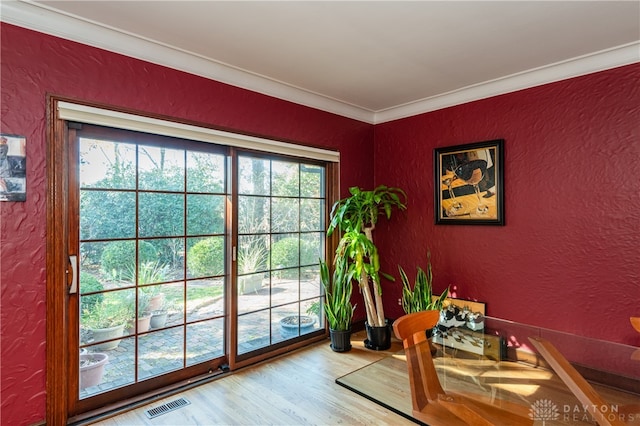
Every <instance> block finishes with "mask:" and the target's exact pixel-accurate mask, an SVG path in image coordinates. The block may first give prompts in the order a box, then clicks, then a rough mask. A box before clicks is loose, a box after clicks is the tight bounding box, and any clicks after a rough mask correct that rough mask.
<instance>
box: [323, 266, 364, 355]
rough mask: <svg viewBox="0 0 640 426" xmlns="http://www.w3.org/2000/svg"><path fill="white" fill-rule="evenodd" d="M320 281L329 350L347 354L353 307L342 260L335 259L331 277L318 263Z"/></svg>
mask: <svg viewBox="0 0 640 426" xmlns="http://www.w3.org/2000/svg"><path fill="white" fill-rule="evenodd" d="M320 279H321V280H322V285H323V287H324V298H325V303H324V312H325V315H326V317H327V323H328V324H329V336H330V337H331V349H332V350H334V351H336V352H347V351H349V350H350V349H351V318H352V317H353V311H354V309H355V306H353V305H352V304H351V292H352V291H353V290H352V289H353V286H352V285H351V277H349V275H348V273H347V268H346V262H345V260H344V259H342V258H337V259H336V264H335V269H334V271H333V275H330V273H329V267H328V266H327V264H326V263H325V262H322V261H321V262H320Z"/></svg>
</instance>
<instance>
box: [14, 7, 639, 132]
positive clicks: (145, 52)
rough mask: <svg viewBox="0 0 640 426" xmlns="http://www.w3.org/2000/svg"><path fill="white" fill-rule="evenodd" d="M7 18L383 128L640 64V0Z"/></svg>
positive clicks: (55, 13) (111, 11)
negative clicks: (394, 122)
mask: <svg viewBox="0 0 640 426" xmlns="http://www.w3.org/2000/svg"><path fill="white" fill-rule="evenodd" d="M2 20H3V21H6V22H10V23H14V24H16V25H20V26H23V27H27V28H32V29H35V30H38V31H42V32H45V33H49V34H53V35H57V36H60V37H64V38H68V39H71V40H75V41H80V42H82V43H86V44H89V45H93V46H97V47H100V48H104V49H107V50H111V51H115V52H119V53H123V54H126V55H129V56H133V57H137V58H140V59H144V60H147V61H150V62H154V63H158V64H161V65H165V66H169V67H172V68H176V69H180V70H184V71H187V72H191V73H194V74H197V75H201V76H205V77H207V78H212V79H214V80H218V81H222V82H225V83H229V84H233V85H236V86H239V87H244V88H248V89H250V90H255V91H258V92H261V93H265V94H268V95H271V96H276V97H279V98H282V99H287V100H290V101H293V102H297V103H300V104H303V105H308V106H312V107H315V108H319V109H322V110H325V111H330V112H334V113H337V114H341V115H344V116H347V117H351V118H355V119H358V120H362V121H366V122H370V123H379V122H384V121H389V120H393V119H396V118H401V117H406V116H410V115H415V114H418V113H422V112H426V111H431V110H435V109H439V108H443V107H447V106H450V105H455V104H459V103H464V102H468V101H471V100H475V99H480V98H484V97H488V96H493V95H496V94H500V93H506V92H509V91H513V90H518V89H522V88H526V87H531V86H535V85H538V84H544V83H547V82H550V81H556V80H560V79H564V78H569V77H573V76H577V75H583V74H586V73H590V72H594V71H599V70H602V69H607V68H612V67H615V66H619V65H625V64H628V63H633V62H638V61H640V1H584V2H583V1H531V2H530V1H510V2H508V1H501V2H495V1H409V2H404V1H316V2H311V1H6V0H2Z"/></svg>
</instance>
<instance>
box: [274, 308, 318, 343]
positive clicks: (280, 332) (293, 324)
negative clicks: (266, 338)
mask: <svg viewBox="0 0 640 426" xmlns="http://www.w3.org/2000/svg"><path fill="white" fill-rule="evenodd" d="M299 309H300V304H299V303H292V304H290V305H286V306H280V307H278V308H275V309H273V310H272V314H271V315H272V322H271V332H272V334H273V341H274V342H279V341H282V340H285V339H291V338H293V337H297V336H299V335H300V327H301V324H300V320H301V319H302V322H303V323H302V325H305V324H307V322H306V319H305V318H301V317H300V316H299V314H298V312H299ZM307 325H308V324H307ZM311 325H313V324H311Z"/></svg>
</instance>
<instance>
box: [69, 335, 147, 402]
mask: <svg viewBox="0 0 640 426" xmlns="http://www.w3.org/2000/svg"><path fill="white" fill-rule="evenodd" d="M134 345H135V339H134V338H132V337H129V338H126V339H122V340H121V341H120V344H119V345H118V349H117V350H110V351H105V350H104V349H101V348H100V347H99V346H100V345H94V346H87V347H86V348H82V349H80V395H79V396H80V399H83V398H87V397H90V396H93V395H95V394H98V393H102V392H106V391H109V390H112V389H116V388H121V387H123V386H126V385H129V384H131V383H134V381H135V360H134V355H135V351H134Z"/></svg>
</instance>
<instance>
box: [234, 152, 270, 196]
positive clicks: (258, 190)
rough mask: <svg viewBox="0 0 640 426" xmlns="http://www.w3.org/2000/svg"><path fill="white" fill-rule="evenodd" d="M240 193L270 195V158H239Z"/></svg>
mask: <svg viewBox="0 0 640 426" xmlns="http://www.w3.org/2000/svg"><path fill="white" fill-rule="evenodd" d="M238 166H239V169H240V170H239V173H238V176H239V181H238V193H239V194H241V195H244V194H252V195H269V193H270V192H271V188H270V185H269V172H270V170H269V160H261V159H257V158H248V157H242V156H241V157H240V158H239V159H238Z"/></svg>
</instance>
